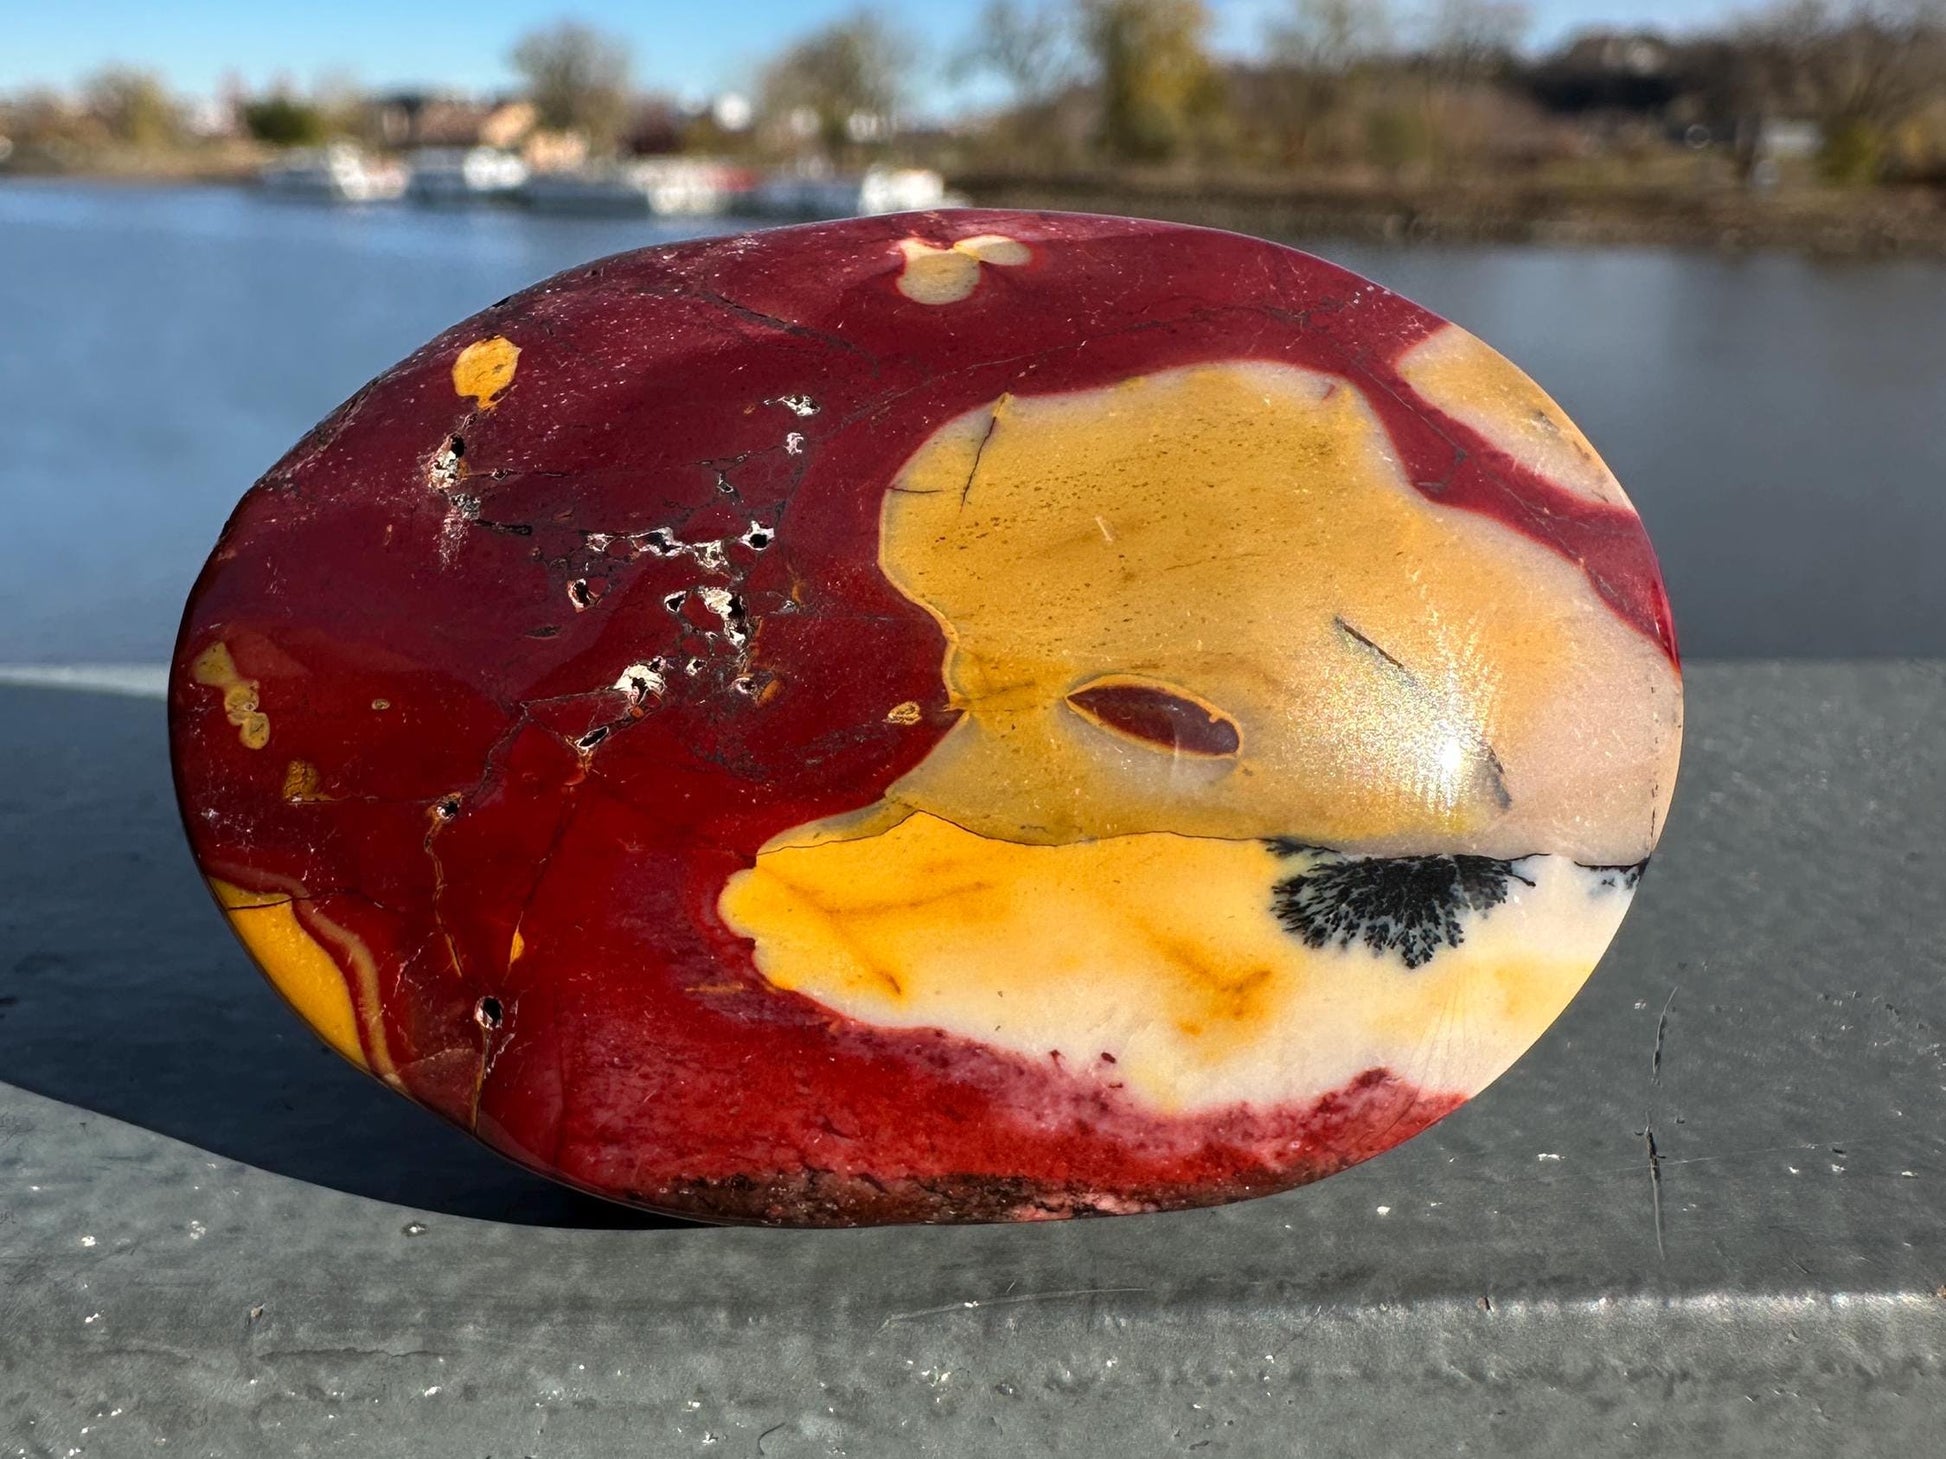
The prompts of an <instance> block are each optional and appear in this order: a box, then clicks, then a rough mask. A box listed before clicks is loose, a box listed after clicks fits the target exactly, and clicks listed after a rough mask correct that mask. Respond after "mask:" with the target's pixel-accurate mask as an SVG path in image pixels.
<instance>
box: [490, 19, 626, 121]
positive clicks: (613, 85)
mask: <svg viewBox="0 0 1946 1459" xmlns="http://www.w3.org/2000/svg"><path fill="white" fill-rule="evenodd" d="M513 64H514V69H515V70H516V71H518V72H519V73H520V74H521V76H522V77H524V78H525V79H526V82H527V94H528V96H529V98H530V99H531V100H532V101H533V103H534V107H535V109H536V110H537V111H538V112H539V113H540V119H541V123H542V125H543V126H548V127H554V128H558V129H560V130H562V131H575V132H579V133H581V134H582V135H583V136H584V137H586V138H587V139H588V141H589V143H590V144H591V145H593V146H596V147H610V146H613V145H614V142H615V139H616V137H618V136H619V135H620V134H621V130H622V126H623V124H624V123H625V122H626V121H627V119H628V114H629V105H630V96H629V56H628V46H627V44H626V43H625V42H623V41H621V40H618V39H617V38H615V37H614V36H611V35H605V34H603V33H602V32H601V31H598V30H596V29H594V28H593V27H592V26H587V25H583V24H581V22H579V21H574V20H563V21H557V22H556V23H555V24H553V25H551V26H549V27H548V28H547V29H545V30H538V31H534V32H532V33H531V34H529V35H527V36H525V37H523V38H522V40H521V41H520V43H519V44H518V45H517V46H515V47H514V52H513Z"/></svg>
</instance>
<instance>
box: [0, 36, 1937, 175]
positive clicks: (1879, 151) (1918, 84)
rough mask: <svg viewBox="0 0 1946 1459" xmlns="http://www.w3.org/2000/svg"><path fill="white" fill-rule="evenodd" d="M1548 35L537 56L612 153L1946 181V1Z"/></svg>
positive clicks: (62, 108)
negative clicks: (740, 83)
mask: <svg viewBox="0 0 1946 1459" xmlns="http://www.w3.org/2000/svg"><path fill="white" fill-rule="evenodd" d="M1529 28H1530V27H1529V15H1528V12H1527V10H1526V8H1525V6H1524V5H1522V4H1520V3H1518V0H1286V3H1285V8H1284V9H1283V10H1282V12H1281V13H1279V14H1278V15H1277V16H1276V17H1275V18H1274V19H1272V20H1271V21H1270V22H1269V23H1268V24H1267V25H1266V26H1265V27H1264V30H1263V33H1262V35H1261V36H1260V37H1259V41H1260V44H1259V45H1258V46H1257V47H1256V49H1255V51H1254V53H1253V54H1251V55H1250V56H1248V57H1244V58H1237V57H1234V56H1223V55H1219V54H1217V53H1216V52H1215V51H1213V49H1212V46H1211V15H1210V11H1209V8H1208V3H1207V0H988V3H987V5H986V7H985V9H984V11H983V12H982V14H981V17H980V20H979V23H978V25H977V26H976V28H975V31H974V39H973V40H972V41H971V42H970V43H969V44H967V45H965V46H964V47H962V48H961V49H959V50H958V51H957V52H955V53H953V54H951V55H944V56H941V55H937V54H934V55H931V56H928V55H927V54H926V53H925V50H924V48H923V47H922V46H921V45H920V44H919V43H918V41H917V40H916V39H915V38H914V37H913V36H912V35H911V34H910V33H909V32H907V31H906V30H905V29H903V28H902V27H901V26H900V24H899V23H898V22H897V21H895V20H893V19H891V18H889V17H888V15H887V14H883V13H879V12H874V11H860V12H858V13H856V14H854V15H852V16H850V17H848V18H846V19H843V20H840V21H838V22H836V23H834V24H831V25H828V26H825V27H823V28H822V29H819V30H817V31H815V32H813V33H811V34H809V35H806V36H804V37H802V38H801V39H799V40H798V41H796V42H795V43H794V44H792V45H790V46H789V47H787V48H786V49H785V50H784V51H782V52H781V53H780V54H778V55H777V56H775V57H774V58H773V59H772V60H771V61H770V62H769V63H768V64H766V65H764V66H763V67H761V69H760V72H759V74H758V75H756V76H755V77H754V78H753V85H752V86H751V88H750V94H749V95H748V97H747V98H740V99H739V101H738V106H737V107H735V108H732V107H727V106H723V105H718V106H715V107H710V108H704V109H701V110H689V111H685V110H683V109H681V108H678V107H677V106H675V105H674V104H673V103H672V102H670V101H668V100H667V99H659V98H654V97H644V96H642V95H640V94H638V92H637V90H636V87H635V85H634V82H633V72H632V67H631V63H630V56H629V52H628V48H627V47H626V45H624V44H623V43H621V42H620V41H619V40H617V39H616V38H614V37H612V36H609V35H606V34H604V33H602V32H600V31H598V30H595V29H593V28H591V27H589V26H586V25H583V24H580V23H577V22H572V21H563V22H560V23H557V24H555V25H552V26H549V27H546V28H544V29H541V30H537V31H535V32H533V33H532V34H530V35H527V36H525V37H524V38H522V39H521V40H520V41H519V43H518V44H517V45H516V46H515V47H514V49H513V51H512V53H511V56H510V61H511V63H512V66H513V69H514V71H515V73H516V74H517V75H518V76H519V77H520V82H521V86H520V89H521V92H522V94H523V96H524V98H525V100H526V102H527V103H529V104H530V107H531V116H532V118H533V122H534V125H535V127H536V128H537V129H538V130H539V131H541V132H543V133H545V134H548V135H557V136H563V137H571V138H574V139H576V140H577V145H578V146H580V147H582V148H584V149H585V150H587V151H589V152H592V153H593V154H596V155H599V154H601V153H604V152H612V151H618V150H621V151H628V150H634V151H643V150H650V151H660V150H677V149H687V150H695V151H706V152H711V153H718V154H732V155H734V154H743V155H748V156H751V157H754V158H762V159H768V160H788V159H798V160H815V159H826V160H828V161H830V162H834V163H837V164H839V165H852V166H855V165H858V164H860V163H862V162H866V161H871V160H875V159H881V158H883V159H897V158H917V159H920V160H926V161H932V162H935V163H941V162H943V163H945V164H947V165H950V166H954V167H973V168H988V169H1013V170H1015V171H1026V172H1031V171H1034V170H1040V171H1045V172H1056V171H1061V170H1071V169H1075V168H1083V167H1086V168H1099V167H1115V168H1127V167H1135V168H1148V169H1158V168H1160V169H1224V170H1231V171H1239V172H1241V171H1252V172H1261V173H1269V174H1294V173H1298V174H1302V173H1312V174H1347V175H1376V176H1411V177H1426V178H1439V177H1445V176H1454V175H1465V174H1477V173H1479V172H1481V171H1482V170H1498V169H1505V168H1509V167H1519V166H1523V165H1536V166H1539V165H1546V164H1548V163H1550V162H1561V161H1564V160H1565V161H1573V160H1575V159H1577V158H1579V159H1586V158H1588V157H1591V156H1593V157H1599V158H1609V159H1612V158H1616V157H1621V158H1627V157H1631V156H1638V155H1640V156H1653V157H1662V158H1680V157H1681V156H1683V155H1685V154H1686V153H1687V152H1692V151H1693V152H1707V153H1708V154H1709V155H1711V156H1713V157H1718V158H1721V159H1725V161H1726V162H1727V167H1728V171H1729V173H1730V175H1732V176H1734V177H1736V178H1739V179H1741V180H1744V181H1751V180H1755V179H1758V178H1760V177H1762V175H1763V172H1762V169H1763V167H1764V166H1765V163H1766V157H1767V156H1768V155H1769V153H1771V152H1773V151H1777V150H1779V148H1780V147H1781V143H1780V142H1779V139H1780V138H1788V139H1789V140H1790V141H1791V144H1792V146H1793V147H1794V148H1795V150H1796V151H1797V152H1800V153H1807V154H1808V156H1807V159H1806V165H1807V166H1815V168H1816V169H1817V170H1818V172H1819V173H1820V174H1821V175H1822V176H1823V178H1824V179H1826V180H1828V181H1831V182H1834V183H1865V182H1871V181H1876V180H1881V179H1885V178H1926V177H1931V178H1934V179H1946V0H1773V3H1771V4H1770V5H1769V7H1768V8H1765V9H1762V10H1759V11H1757V12H1755V13H1754V14H1752V15H1750V16H1748V17H1746V18H1744V19H1741V20H1739V21H1736V22H1734V23H1732V24H1730V25H1728V26H1725V27H1723V28H1721V29H1718V30H1715V31H1711V32H1707V33H1703V32H1695V33H1688V34H1683V35H1678V36H1663V35H1658V34H1654V33H1651V32H1631V31H1607V32H1599V33H1590V34H1586V35H1583V36H1580V37H1577V38H1576V39H1574V40H1572V41H1570V42H1569V43H1567V44H1565V45H1563V46H1561V47H1558V48H1557V49H1555V50H1554V51H1553V52H1552V53H1550V54H1547V55H1543V56H1539V57H1534V56H1530V55H1529V54H1527V53H1526V52H1525V51H1524V50H1523V42H1524V41H1525V40H1526V39H1527V36H1528V33H1529ZM934 72H936V73H937V74H940V75H943V76H944V77H945V78H946V79H948V80H950V81H952V82H954V83H956V84H957V85H958V86H959V87H961V88H962V89H961V91H960V93H959V94H962V95H968V96H972V97H976V98H978V99H979V104H978V105H977V107H975V108H973V109H972V110H971V111H970V112H969V113H968V114H966V115H962V116H958V117H955V118H951V119H943V118H940V117H938V116H937V115H933V114H930V113H929V112H928V109H927V107H926V105H925V103H926V101H927V98H926V97H925V96H924V95H922V94H921V93H920V90H919V86H918V80H919V78H920V77H921V76H923V75H926V74H932V73H934ZM934 109H935V110H936V103H935V108H934ZM233 113H234V119H235V123H236V124H237V125H238V126H239V127H240V128H241V129H242V130H243V131H244V132H245V133H246V134H247V135H248V136H249V137H251V138H254V139H256V140H257V141H258V142H260V143H263V144H267V145H272V146H293V145H314V144H317V143H320V142H323V141H326V140H329V139H332V138H337V137H345V138H351V139H355V140H364V141H367V142H375V143H380V144H387V143H393V142H396V141H397V138H396V137H394V136H392V135H390V134H389V133H387V132H386V131H385V129H384V127H383V126H382V125H381V124H380V120H379V119H378V117H377V113H376V111H375V102H374V99H372V98H369V97H363V96H361V95H360V94H359V93H358V92H357V91H356V89H355V88H352V87H349V86H348V85H345V84H343V83H339V84H337V85H335V86H323V87H316V88H313V89H312V90H310V91H309V92H304V93H300V92H298V91H297V90H296V89H294V88H292V87H289V86H278V87H274V88H272V89H271V90H270V91H269V92H267V93H264V94H259V95H253V96H240V97H238V98H236V99H235V105H234V108H233ZM193 130H194V128H193V127H192V126H191V119H190V117H189V114H188V112H187V111H186V110H185V108H184V107H183V105H182V104H181V103H180V102H179V101H178V100H177V99H175V98H173V97H172V96H171V95H170V94H169V92H168V90H167V89H166V88H165V87H164V85H163V84H162V82H161V80H160V79H159V78H158V77H157V76H155V75H154V74H153V73H150V72H145V71H141V70H136V69H129V68H121V67H118V68H112V69H109V70H105V71H102V72H101V73H99V74H98V75H96V76H94V77H92V78H90V79H89V81H88V82H87V83H86V84H85V85H84V86H83V88H82V89H81V92H80V95H79V97H78V99H67V98H59V97H56V96H54V95H53V94H52V93H46V92H43V93H36V94H30V95H27V96H17V97H15V98H12V99H11V101H8V102H5V103H0V134H11V135H12V136H13V137H14V138H15V139H16V140H27V141H31V140H33V139H34V138H36V137H51V138H54V139H56V140H57V141H58V142H59V143H60V144H61V145H64V146H68V147H70V148H76V147H86V146H110V147H119V148H124V149H135V150H138V151H139V150H142V149H164V148H170V147H178V146H181V145H184V144H185V142H186V140H187V139H188V136H189V133H191V132H192V131H193Z"/></svg>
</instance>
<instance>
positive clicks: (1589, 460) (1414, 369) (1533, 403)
mask: <svg viewBox="0 0 1946 1459" xmlns="http://www.w3.org/2000/svg"><path fill="white" fill-rule="evenodd" d="M1399 374H1400V375H1401V376H1402V377H1403V378H1404V379H1405V382H1406V383H1407V384H1408V385H1410V386H1412V388H1413V389H1415V390H1417V391H1418V392H1419V393H1420V395H1422V396H1424V397H1425V399H1426V402H1427V403H1428V404H1430V405H1432V406H1434V407H1436V408H1437V409H1439V410H1442V411H1444V412H1445V413H1446V414H1447V415H1450V416H1452V417H1453V419H1455V420H1457V421H1459V422H1460V423H1461V424H1463V425H1468V426H1471V427H1472V428H1473V429H1474V430H1476V431H1478V432H1479V433H1480V434H1481V435H1483V436H1485V437H1486V438H1487V440H1488V441H1490V442H1491V443H1492V444H1493V445H1495V446H1497V447H1499V448H1500V449H1501V450H1502V451H1505V452H1506V453H1507V454H1508V455H1509V456H1511V457H1512V458H1513V459H1514V460H1515V461H1517V462H1519V463H1520V464H1521V465H1522V466H1525V467H1526V468H1527V469H1528V470H1530V471H1533V472H1536V473H1538V474H1539V475H1541V476H1544V477H1546V478H1547V479H1548V480H1550V481H1552V482H1554V483H1555V484H1556V485H1558V486H1561V487H1564V488H1566V489H1567V490H1569V491H1572V492H1575V493H1577V494H1578V495H1580V496H1584V497H1588V498H1590V499H1591V500H1593V501H1598V502H1606V503H1608V504H1609V505H1611V506H1619V507H1628V506H1629V500H1628V496H1627V494H1626V493H1625V492H1624V491H1623V490H1622V484H1621V483H1620V482H1619V481H1617V480H1616V479H1615V476H1614V473H1613V472H1611V471H1610V470H1609V469H1608V467H1607V466H1606V465H1605V464H1603V462H1602V459H1601V457H1599V456H1597V455H1596V454H1595V448H1594V447H1593V446H1591V445H1589V444H1588V438H1587V437H1586V436H1584V435H1582V434H1581V430H1580V428H1579V427H1578V426H1576V425H1575V423H1574V422H1573V421H1571V420H1569V419H1568V417H1567V412H1566V411H1564V410H1562V409H1561V407H1560V406H1558V405H1556V404H1555V403H1554V401H1553V399H1552V398H1551V397H1550V396H1549V395H1548V394H1547V392H1546V391H1544V390H1542V389H1541V387H1540V386H1538V385H1536V384H1535V383H1534V382H1533V381H1532V380H1530V379H1528V378H1527V376H1526V375H1525V374H1524V373H1523V372H1522V371H1521V369H1520V367H1519V366H1517V365H1516V364H1514V362H1513V361H1512V360H1509V359H1508V358H1507V357H1506V356H1505V355H1503V354H1501V353H1500V352H1499V351H1498V350H1496V349H1494V348H1492V347H1491V346H1490V345H1487V344H1485V343H1483V342H1482V341H1480V340H1479V339H1476V338H1475V337H1474V336H1472V335H1470V334H1468V333H1467V332H1466V331H1465V330H1463V329H1461V328H1459V327H1458V326H1457V325H1452V324H1449V325H1447V326H1446V327H1445V328H1444V329H1441V330H1439V331H1438V332H1436V333H1434V334H1432V335H1430V336H1428V337H1427V338H1426V339H1425V340H1424V341H1423V342H1422V343H1420V344H1417V345H1414V346H1413V347H1412V348H1411V349H1410V350H1408V351H1406V353H1405V355H1404V356H1403V357H1402V358H1401V359H1400V361H1399Z"/></svg>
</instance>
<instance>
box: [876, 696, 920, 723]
mask: <svg viewBox="0 0 1946 1459" xmlns="http://www.w3.org/2000/svg"><path fill="white" fill-rule="evenodd" d="M922 713H923V711H922V710H921V709H920V708H919V701H918V700H916V699H908V700H906V701H905V703H903V704H895V705H893V706H892V707H891V708H890V709H888V710H886V711H885V722H886V723H887V724H917V723H918V722H919V719H920V716H921V714H922Z"/></svg>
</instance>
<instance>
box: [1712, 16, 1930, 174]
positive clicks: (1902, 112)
mask: <svg viewBox="0 0 1946 1459" xmlns="http://www.w3.org/2000/svg"><path fill="white" fill-rule="evenodd" d="M1742 39H1743V41H1744V44H1745V45H1746V46H1748V47H1750V48H1751V49H1752V51H1753V52H1754V53H1755V54H1756V56H1757V57H1758V58H1760V61H1761V63H1762V64H1763V66H1764V73H1765V82H1766V89H1767V90H1768V92H1769V93H1770V96H1771V99H1772V106H1773V107H1774V108H1775V109H1776V110H1778V111H1780V112H1781V111H1795V112H1797V113H1799V114H1808V115H1809V116H1811V117H1812V118H1814V119H1815V120H1816V121H1817V122H1818V124H1819V127H1820V129H1821V130H1822V132H1823V134H1824V143H1823V152H1822V158H1821V160H1822V162H1823V164H1824V170H1825V172H1826V175H1827V176H1828V177H1830V178H1831V179H1832V180H1833V181H1839V182H1869V181H1871V180H1872V179H1873V178H1875V177H1876V176H1877V175H1878V173H1879V172H1880V170H1881V168H1882V166H1883V163H1884V159H1885V153H1886V149H1887V144H1888V141H1889V138H1890V135H1891V133H1892V131H1893V130H1894V129H1895V128H1897V127H1898V126H1899V125H1900V124H1901V123H1902V122H1904V121H1905V120H1906V119H1907V118H1908V117H1910V116H1912V115H1913V114H1914V113H1915V112H1917V111H1918V110H1920V109H1921V108H1922V107H1923V106H1925V105H1926V104H1927V103H1928V102H1931V101H1933V100H1935V99H1936V98H1938V97H1940V96H1942V95H1946V0H1782V3H1779V4H1777V5H1774V6H1773V7H1772V8H1771V9H1770V10H1768V11H1766V12H1764V13H1763V14H1762V15H1760V16H1759V17H1758V18H1757V19H1756V20H1755V21H1754V22H1752V23H1751V24H1750V25H1749V26H1748V27H1747V29H1746V31H1745V34H1744V36H1743V38H1742Z"/></svg>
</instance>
